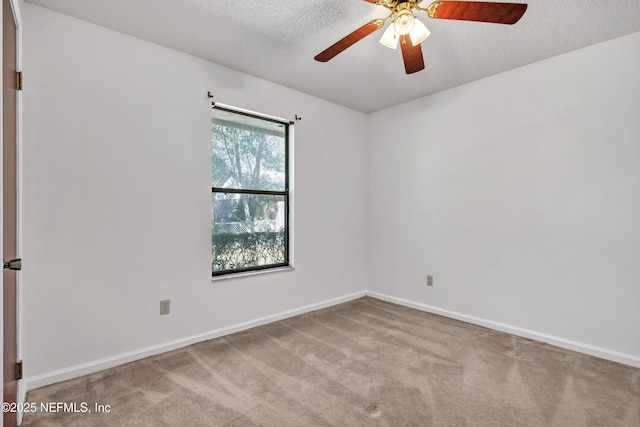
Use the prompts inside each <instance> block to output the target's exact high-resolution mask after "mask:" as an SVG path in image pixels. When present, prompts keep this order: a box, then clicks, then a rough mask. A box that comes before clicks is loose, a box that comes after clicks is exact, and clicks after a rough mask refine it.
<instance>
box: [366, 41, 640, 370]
mask: <svg viewBox="0 0 640 427" xmlns="http://www.w3.org/2000/svg"><path fill="white" fill-rule="evenodd" d="M638 76H640V33H636V34H632V35H629V36H626V37H623V38H620V39H616V40H613V41H609V42H606V43H602V44H599V45H595V46H591V47H589V48H586V49H582V50H579V51H575V52H572V53H569V54H566V55H562V56H559V57H555V58H551V59H549V60H546V61H542V62H539V63H535V64H531V65H528V66H526V67H522V68H519V69H516V70H512V71H509V72H506V73H503V74H500V75H497V76H493V77H490V78H487V79H484V80H481V81H477V82H474V83H471V84H467V85H464V86H461V87H458V88H454V89H451V90H448V91H446V92H442V93H438V94H436V95H433V96H430V97H426V98H422V99H417V100H414V101H412V102H409V103H406V104H403V105H399V106H396V107H393V108H389V109H386V110H383V111H379V112H376V113H374V114H372V115H371V116H370V118H369V124H370V129H369V131H370V136H369V142H370V146H369V147H370V148H369V157H370V165H369V167H370V171H369V192H370V205H369V208H370V211H371V225H370V229H371V235H370V238H369V247H370V248H371V251H370V259H369V268H370V277H371V289H372V291H374V292H379V293H381V294H387V295H391V296H393V297H395V298H402V299H406V300H409V301H412V302H416V303H420V304H424V305H428V306H431V307H435V308H439V309H444V310H449V311H453V312H457V313H463V314H464V315H466V316H475V317H477V318H481V319H486V320H489V321H492V322H499V323H503V324H507V325H512V326H515V327H518V328H524V329H528V330H530V331H535V332H538V333H540V334H548V335H551V336H554V337H560V338H562V339H564V340H568V341H575V342H577V343H582V344H584V345H586V346H595V347H600V348H603V349H607V350H609V351H611V352H613V353H615V352H619V353H624V354H626V355H630V356H633V357H635V358H636V360H637V361H638V362H640V333H638V325H640V309H639V308H638V303H639V302H640V220H639V219H640V190H639V185H640V162H639V161H640V114H639V113H640V78H638ZM427 274H433V275H434V276H435V286H434V287H433V288H427V287H426V286H425V277H426V275H427ZM639 366H640V365H639Z"/></svg>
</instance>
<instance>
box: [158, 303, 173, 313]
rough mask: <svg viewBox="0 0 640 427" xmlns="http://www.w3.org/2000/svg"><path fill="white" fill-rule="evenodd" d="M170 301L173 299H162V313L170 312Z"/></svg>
mask: <svg viewBox="0 0 640 427" xmlns="http://www.w3.org/2000/svg"><path fill="white" fill-rule="evenodd" d="M170 301H171V300H168V299H165V300H162V301H160V315H162V314H169V311H170V310H171V306H170Z"/></svg>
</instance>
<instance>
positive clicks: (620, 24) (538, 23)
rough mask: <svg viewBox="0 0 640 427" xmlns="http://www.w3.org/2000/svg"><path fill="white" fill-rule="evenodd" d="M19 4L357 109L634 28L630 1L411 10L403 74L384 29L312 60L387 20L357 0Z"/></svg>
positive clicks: (563, 0)
mask: <svg viewBox="0 0 640 427" xmlns="http://www.w3.org/2000/svg"><path fill="white" fill-rule="evenodd" d="M26 1H27V2H29V3H33V4H36V5H39V6H43V7H46V8H48V9H52V10H55V11H58V12H61V13H65V14H67V15H71V16H75V17H77V18H80V19H83V20H86V21H89V22H93V23H95V24H98V25H102V26H104V27H107V28H111V29H113V30H116V31H120V32H122V33H126V34H130V35H132V36H135V37H138V38H141V39H144V40H148V41H151V42H154V43H157V44H160V45H164V46H168V47H171V48H174V49H177V50H181V51H184V52H187V53H190V54H193V55H196V56H199V57H202V58H205V59H208V60H211V61H213V62H216V63H218V64H222V65H225V66H228V67H230V68H233V69H236V70H239V71H242V72H245V73H248V74H252V75H255V76H258V77H261V78H264V79H267V80H270V81H273V82H276V83H279V84H282V85H284V86H288V87H290V88H293V89H297V90H300V91H302V92H305V93H308V94H311V95H314V96H317V97H320V98H324V99H327V100H329V101H332V102H335V103H337V104H341V105H344V106H347V107H350V108H353V109H356V110H360V111H363V112H372V111H376V110H379V109H382V108H385V107H389V106H392V105H395V104H399V103H402V102H404V101H408V100H410V99H414V98H417V97H420V96H424V95H428V94H431V93H435V92H439V91H442V90H445V89H448V88H451V87H454V86H458V85H461V84H464V83H467V82H470V81H473V80H477V79H480V78H483V77H487V76H490V75H493V74H497V73H500V72H503V71H506V70H509V69H513V68H516V67H519V66H522V65H525V64H529V63H531V62H535V61H539V60H541V59H545V58H549V57H552V56H555V55H559V54H562V53H565V52H569V51H571V50H575V49H578V48H581V47H586V46H589V45H592V44H594V43H598V42H602V41H605V40H610V39H613V38H616V37H620V36H623V35H626V34H630V33H633V32H637V31H640V1H639V0H615V1H614V0H605V1H603V0H553V1H552V0H528V1H527V0H514V1H516V2H527V3H528V4H529V8H528V10H527V12H526V13H525V15H524V17H523V18H522V19H521V20H520V22H518V23H517V24H515V25H496V24H485V23H475V22H464V21H450V20H436V19H430V18H429V17H427V16H426V14H423V13H419V14H416V16H417V17H418V18H419V19H420V20H422V22H423V23H425V24H426V26H427V27H428V28H429V30H430V31H431V36H430V37H429V38H428V39H427V40H426V41H425V42H423V53H424V60H425V64H426V69H425V70H423V71H420V72H418V73H415V74H412V75H406V74H405V72H404V65H403V62H402V54H401V52H400V49H397V50H391V49H388V48H386V47H383V46H382V45H380V44H379V43H378V39H379V38H380V36H381V35H382V32H383V31H384V29H382V30H379V31H378V32H376V33H374V34H372V35H370V36H369V37H367V38H365V39H363V40H361V41H360V42H359V43H357V44H356V45H354V46H352V47H351V48H349V49H347V50H346V51H344V52H343V53H341V54H340V55H338V56H337V57H335V58H334V59H332V60H331V61H329V62H327V63H320V62H317V61H314V60H313V57H314V56H315V55H316V54H318V53H319V52H321V51H322V50H324V49H325V48H327V47H328V46H330V45H331V44H333V43H335V42H336V41H338V40H339V39H341V38H342V37H344V36H345V35H347V34H349V33H350V32H351V31H353V30H355V29H356V28H358V27H360V26H362V25H363V24H365V23H367V22H369V21H370V20H372V19H375V18H386V17H387V15H388V10H387V9H385V8H384V7H382V6H377V5H373V4H370V3H367V2H365V1H362V0H304V1H292V0H260V1H257V0H254V1H251V0H249V1H237V0H64V1H61V0H26ZM503 1H506V0H503ZM429 3H430V1H429V0H424V2H423V3H422V6H423V7H426V6H427V5H428V4H429ZM385 28H386V27H385ZM636 54H640V53H638V52H636ZM206 89H209V88H206ZM214 89H215V88H214ZM203 90H205V88H203Z"/></svg>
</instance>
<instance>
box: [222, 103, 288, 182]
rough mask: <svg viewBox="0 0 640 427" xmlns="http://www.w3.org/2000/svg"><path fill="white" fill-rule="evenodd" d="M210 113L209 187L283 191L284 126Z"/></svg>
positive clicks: (234, 115) (266, 121) (244, 116)
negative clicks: (211, 170) (211, 117)
mask: <svg viewBox="0 0 640 427" xmlns="http://www.w3.org/2000/svg"><path fill="white" fill-rule="evenodd" d="M212 111H213V113H212V114H213V120H212V139H211V146H212V153H213V155H212V159H211V161H212V169H213V175H212V187H218V188H235V189H245V190H274V191H283V190H285V186H286V183H285V154H286V153H285V146H286V134H285V133H286V127H285V124H283V123H277V122H272V121H270V120H266V119H261V118H258V117H252V116H246V115H243V114H239V113H234V112H230V111H226V110H222V109H219V108H214V109H213V110H212Z"/></svg>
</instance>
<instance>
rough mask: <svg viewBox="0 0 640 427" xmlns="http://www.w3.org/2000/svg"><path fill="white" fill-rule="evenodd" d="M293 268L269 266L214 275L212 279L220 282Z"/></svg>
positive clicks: (291, 269) (292, 268) (291, 268)
mask: <svg viewBox="0 0 640 427" xmlns="http://www.w3.org/2000/svg"><path fill="white" fill-rule="evenodd" d="M293 270H295V268H294V267H292V266H288V267H275V268H267V269H264V270H256V271H244V272H242V273H233V274H225V275H224V276H214V277H212V278H211V281H212V282H218V281H222V280H230V279H240V278H243V277H250V276H258V275H262V274H271V273H282V272H285V271H293Z"/></svg>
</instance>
